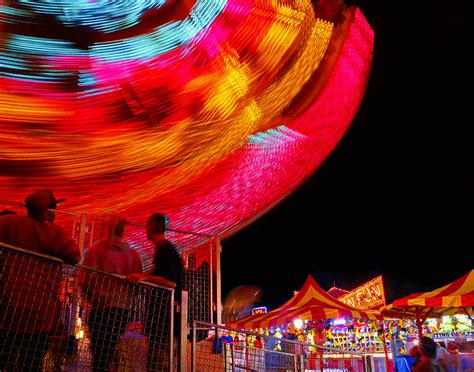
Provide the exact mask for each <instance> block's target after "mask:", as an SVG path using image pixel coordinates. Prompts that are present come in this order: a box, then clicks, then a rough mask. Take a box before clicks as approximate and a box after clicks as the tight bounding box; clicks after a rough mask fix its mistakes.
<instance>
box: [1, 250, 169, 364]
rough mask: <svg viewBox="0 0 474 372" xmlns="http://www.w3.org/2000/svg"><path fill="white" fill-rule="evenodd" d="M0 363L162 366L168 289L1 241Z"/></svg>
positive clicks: (166, 353)
mask: <svg viewBox="0 0 474 372" xmlns="http://www.w3.org/2000/svg"><path fill="white" fill-rule="evenodd" d="M0 260H1V267H0V278H1V279H0V294H1V299H0V301H1V302H0V333H1V336H0V370H1V371H21V370H30V369H31V370H40V368H41V369H42V370H45V371H91V370H93V369H94V370H97V371H106V370H115V371H130V370H134V371H146V370H156V371H164V370H168V369H170V368H171V367H172V363H173V358H171V355H172V350H173V342H174V341H173V337H172V332H171V330H172V329H173V322H174V319H173V311H172V309H173V308H172V306H173V300H172V298H173V290H172V289H168V288H163V287H159V286H156V285H152V284H147V283H139V284H131V283H129V282H127V281H126V280H125V279H124V278H123V277H122V276H120V275H112V274H109V273H104V272H100V271H97V270H93V269H91V268H88V267H83V266H80V265H77V266H71V265H66V264H64V263H62V261H60V260H57V259H55V258H52V257H49V256H45V255H41V254H36V253H32V252H28V251H25V250H22V249H18V248H15V247H11V246H8V245H5V244H0Z"/></svg>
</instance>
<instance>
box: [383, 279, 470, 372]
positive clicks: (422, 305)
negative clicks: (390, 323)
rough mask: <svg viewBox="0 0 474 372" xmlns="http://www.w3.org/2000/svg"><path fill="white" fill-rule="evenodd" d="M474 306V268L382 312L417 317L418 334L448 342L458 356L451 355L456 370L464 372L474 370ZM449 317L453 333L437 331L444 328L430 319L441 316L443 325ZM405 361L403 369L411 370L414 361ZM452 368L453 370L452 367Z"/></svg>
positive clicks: (408, 317)
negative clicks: (473, 327)
mask: <svg viewBox="0 0 474 372" xmlns="http://www.w3.org/2000/svg"><path fill="white" fill-rule="evenodd" d="M473 307H474V270H471V271H470V272H468V273H467V274H465V275H464V276H462V277H461V278H459V279H457V280H455V281H454V282H452V283H450V284H447V285H445V286H443V287H441V288H438V289H436V290H434V291H431V292H426V293H414V294H411V295H409V296H407V297H403V298H400V299H398V300H395V301H394V302H393V303H392V304H390V305H387V306H385V307H383V308H381V313H382V314H383V315H384V316H393V317H397V318H401V319H413V320H414V321H415V324H416V326H417V327H418V337H421V336H422V335H423V334H424V333H425V334H428V335H429V336H430V337H433V339H435V340H436V341H439V342H442V343H444V345H445V346H446V347H447V349H448V350H447V351H449V352H450V353H451V354H452V355H454V357H450V356H449V355H448V356H447V359H448V362H449V363H448V364H456V367H455V368H454V369H453V370H455V369H456V368H458V367H459V368H461V370H463V371H464V370H474V353H473V352H472V344H473V342H474V339H473V334H472V324H471V322H472V316H473ZM459 315H461V317H459ZM446 316H448V317H450V322H451V323H452V324H453V323H454V324H453V325H452V328H451V332H436V331H439V330H440V329H439V327H438V326H437V325H436V324H433V321H430V318H436V319H438V321H437V324H440V320H443V317H446ZM461 319H462V320H461ZM444 320H446V318H444ZM430 323H431V325H430ZM441 324H442V323H441ZM433 330H434V331H435V332H433ZM442 330H443V329H441V331H442ZM405 364H407V365H406V366H405V369H404V368H403V366H399V370H409V368H410V365H409V364H410V363H408V362H406V361H405ZM448 367H449V368H448V370H449V369H450V366H448Z"/></svg>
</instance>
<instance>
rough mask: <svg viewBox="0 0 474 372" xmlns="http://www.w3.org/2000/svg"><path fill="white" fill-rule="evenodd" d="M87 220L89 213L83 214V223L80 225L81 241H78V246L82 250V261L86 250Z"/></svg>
mask: <svg viewBox="0 0 474 372" xmlns="http://www.w3.org/2000/svg"><path fill="white" fill-rule="evenodd" d="M86 221H87V214H85V213H82V214H81V224H80V226H79V241H78V244H77V246H78V248H79V252H81V262H82V259H83V257H82V252H84V240H85V237H86Z"/></svg>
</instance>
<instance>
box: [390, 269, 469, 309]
mask: <svg viewBox="0 0 474 372" xmlns="http://www.w3.org/2000/svg"><path fill="white" fill-rule="evenodd" d="M473 306H474V270H471V271H470V272H468V273H467V274H466V275H464V276H462V277H461V278H459V279H457V280H455V281H454V282H452V283H450V284H448V285H445V286H444V287H441V288H439V289H436V290H434V291H431V292H426V293H414V294H411V295H409V296H407V297H403V298H400V299H398V300H395V301H394V302H393V303H392V304H390V305H387V306H385V307H383V308H382V309H381V311H382V314H384V315H389V314H392V315H395V316H397V317H400V318H403V317H420V316H421V317H425V318H426V317H431V316H432V317H436V316H442V315H453V314H467V315H470V316H472V315H473Z"/></svg>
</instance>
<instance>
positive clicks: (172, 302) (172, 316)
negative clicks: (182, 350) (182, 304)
mask: <svg viewBox="0 0 474 372" xmlns="http://www.w3.org/2000/svg"><path fill="white" fill-rule="evenodd" d="M170 302H171V306H170V329H169V331H170V351H169V361H170V363H169V368H170V371H171V372H173V371H174V360H173V358H174V348H173V339H174V307H175V303H174V290H172V291H171V301H170Z"/></svg>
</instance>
